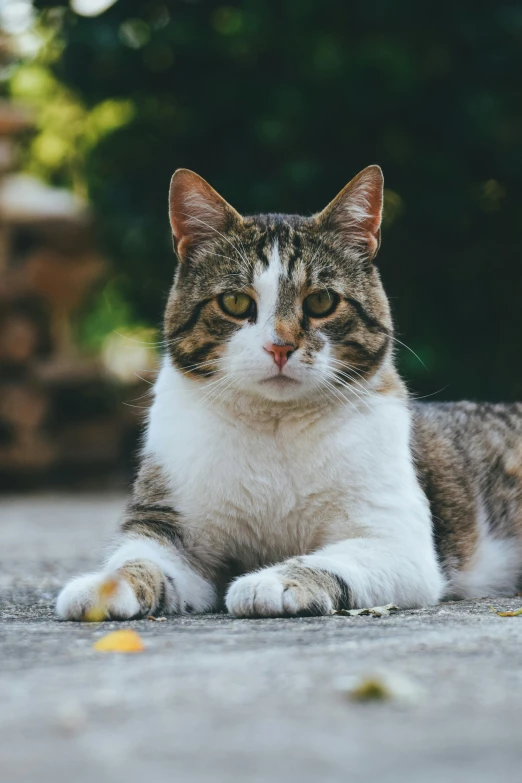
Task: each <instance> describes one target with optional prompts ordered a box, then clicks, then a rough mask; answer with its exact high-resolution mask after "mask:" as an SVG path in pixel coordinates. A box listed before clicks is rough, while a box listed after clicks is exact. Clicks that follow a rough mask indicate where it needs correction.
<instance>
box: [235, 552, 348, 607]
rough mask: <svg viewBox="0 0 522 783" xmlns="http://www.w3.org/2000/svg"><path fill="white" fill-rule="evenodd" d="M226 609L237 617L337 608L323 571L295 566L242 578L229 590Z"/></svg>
mask: <svg viewBox="0 0 522 783" xmlns="http://www.w3.org/2000/svg"><path fill="white" fill-rule="evenodd" d="M332 586H333V585H332ZM226 606H227V609H228V611H229V612H230V614H233V615H235V616H236V617H292V616H294V617H295V616H310V615H322V614H330V612H331V611H332V609H333V608H334V596H333V595H332V594H331V591H330V589H329V585H328V583H327V579H326V578H325V574H324V572H321V571H317V570H314V569H311V568H305V567H303V566H301V565H300V564H299V563H295V564H291V565H288V566H275V567H273V568H264V569H262V570H261V571H256V572H254V573H252V574H247V575H246V576H240V577H239V578H238V579H236V580H235V581H234V582H233V583H232V585H231V586H230V588H229V590H228V593H227V597H226Z"/></svg>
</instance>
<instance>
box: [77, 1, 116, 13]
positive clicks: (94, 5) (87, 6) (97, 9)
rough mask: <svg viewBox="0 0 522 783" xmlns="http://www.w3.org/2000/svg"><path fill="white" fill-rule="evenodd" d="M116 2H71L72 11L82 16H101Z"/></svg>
mask: <svg viewBox="0 0 522 783" xmlns="http://www.w3.org/2000/svg"><path fill="white" fill-rule="evenodd" d="M115 2H116V0H71V8H72V10H73V11H74V12H75V13H77V14H79V15H80V16H99V15H100V14H103V12H104V11H107V9H108V8H110V7H111V5H114V3H115Z"/></svg>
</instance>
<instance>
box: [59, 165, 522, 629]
mask: <svg viewBox="0 0 522 783" xmlns="http://www.w3.org/2000/svg"><path fill="white" fill-rule="evenodd" d="M382 187H383V180H382V173H381V170H380V169H379V167H377V166H370V167H369V168H367V169H365V170H364V171H362V172H361V173H360V174H359V175H358V176H357V177H355V179H353V180H352V181H351V182H350V183H349V184H348V185H347V186H346V187H345V188H344V190H342V191H341V193H340V194H339V195H338V196H337V197H336V198H335V199H334V201H332V202H331V203H330V204H329V205H328V206H327V207H326V209H324V210H323V212H321V213H319V214H318V215H315V216H313V217H310V218H303V217H296V216H288V215H260V216H256V217H246V218H243V217H241V216H240V215H239V214H238V213H237V212H236V211H235V210H234V209H232V207H230V205H229V204H227V203H226V202H225V201H224V200H223V199H222V198H221V197H220V196H219V195H218V194H217V193H216V192H215V191H214V190H213V189H212V188H211V187H210V186H209V185H208V184H207V183H206V182H205V181H204V180H203V179H201V178H200V177H199V176H197V175H196V174H194V173H192V172H190V171H187V170H185V169H181V170H179V171H177V172H176V173H175V174H174V177H173V179H172V184H171V191H170V221H171V226H172V231H173V235H174V243H175V248H176V252H177V255H178V259H179V265H178V268H177V272H176V276H175V281H174V285H173V287H172V291H171V294H170V298H169V301H168V305H167V309H166V314H165V346H166V356H165V358H164V361H163V366H162V369H161V372H160V373H159V377H158V379H157V382H156V384H155V388H154V402H153V405H152V407H151V410H150V414H149V421H148V426H147V431H146V439H145V445H144V448H143V461H142V466H141V470H140V473H139V476H138V478H137V481H136V484H135V487H134V496H133V499H132V500H131V502H130V504H129V506H128V509H127V512H126V515H125V517H124V520H123V523H122V526H121V533H120V536H119V539H118V541H117V544H116V547H115V548H114V550H113V551H112V554H111V555H110V556H109V558H108V559H107V561H106V563H105V565H104V566H103V568H102V569H101V570H100V571H99V572H96V573H91V574H86V575H84V576H80V577H79V578H77V579H75V580H73V581H72V582H71V583H69V584H68V585H67V586H66V587H65V588H64V589H63V591H62V593H61V594H60V596H59V598H58V603H57V610H58V614H59V615H60V617H62V618H64V619H69V620H82V619H83V618H85V617H86V615H87V614H88V612H89V609H91V608H92V607H93V606H94V605H96V604H97V603H98V602H99V589H100V586H101V585H102V584H103V583H104V582H105V581H106V580H107V579H108V578H109V577H112V578H113V579H114V583H115V585H116V589H115V590H114V591H113V593H112V594H111V595H110V596H109V597H108V598H107V601H106V617H107V618H112V619H118V618H130V617H140V616H143V615H148V614H154V613H160V612H161V613H164V612H170V613H184V612H209V611H214V610H219V609H221V608H222V607H224V606H226V608H227V609H228V611H229V612H231V613H232V614H233V615H236V616H239V617H268V616H280V615H309V614H326V613H329V612H330V611H331V610H332V609H339V608H342V607H361V606H373V605H380V604H386V603H389V602H393V603H396V604H398V605H399V606H402V607H415V606H422V605H426V604H433V603H435V602H437V601H439V599H441V598H442V597H444V596H449V595H453V596H459V597H473V596H483V595H487V594H488V595H492V594H495V593H514V592H515V590H516V589H517V583H518V580H519V577H520V575H521V572H522V405H477V404H472V403H456V404H431V405H430V404H415V403H412V402H411V401H410V400H409V399H408V394H407V392H406V390H405V387H404V385H403V383H402V381H401V380H400V378H399V377H398V375H397V372H396V370H395V368H394V364H393V342H394V337H393V326H392V320H391V317H390V309H389V305H388V300H387V298H386V295H385V293H384V291H383V288H382V286H381V282H380V278H379V274H378V271H377V269H376V267H375V266H374V264H373V263H372V261H373V258H374V256H375V254H376V252H377V249H378V246H379V232H380V223H381V210H382V192H383V191H382Z"/></svg>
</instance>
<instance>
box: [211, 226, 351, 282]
mask: <svg viewBox="0 0 522 783" xmlns="http://www.w3.org/2000/svg"><path fill="white" fill-rule="evenodd" d="M207 257H208V261H209V262H210V268H209V269H208V272H209V273H212V270H213V271H214V273H215V274H216V275H222V274H224V275H228V276H230V275H235V276H236V279H237V282H241V283H242V284H245V285H252V284H254V283H255V282H256V281H258V280H259V278H260V277H263V278H265V279H270V280H271V281H272V282H273V283H275V282H276V281H278V280H279V281H282V280H286V281H293V282H294V283H295V284H298V285H313V284H319V283H322V282H325V281H326V280H332V279H335V278H337V277H340V276H345V275H346V273H347V269H346V263H345V261H344V259H341V258H339V254H338V253H337V252H336V250H335V248H334V247H333V245H332V243H330V242H329V241H328V237H327V236H326V235H325V233H324V232H322V231H320V230H319V229H318V228H317V226H316V224H315V222H314V221H313V220H312V219H309V218H303V217H299V216H297V215H274V214H267V215H256V216H254V217H247V218H244V220H243V221H242V224H241V225H240V226H238V227H236V228H235V229H234V230H232V231H230V232H229V233H227V234H224V235H221V236H216V237H215V246H214V247H213V248H209V249H208V256H207ZM268 270H270V272H271V274H270V275H269V276H268V278H267V276H266V275H265V274H264V273H265V272H266V271H268Z"/></svg>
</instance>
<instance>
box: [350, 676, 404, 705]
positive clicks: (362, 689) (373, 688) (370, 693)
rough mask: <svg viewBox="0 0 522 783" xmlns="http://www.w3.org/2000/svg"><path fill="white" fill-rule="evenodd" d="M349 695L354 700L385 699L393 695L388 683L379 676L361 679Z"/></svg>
mask: <svg viewBox="0 0 522 783" xmlns="http://www.w3.org/2000/svg"><path fill="white" fill-rule="evenodd" d="M348 695H349V697H350V699H353V701H385V700H386V699H391V698H392V696H393V694H392V692H391V691H390V689H389V688H388V686H387V685H386V683H385V682H383V681H382V680H381V679H378V678H377V677H368V678H366V679H364V680H361V681H360V682H359V684H358V685H357V686H356V687H355V688H353V689H352V690H351V691H349V693H348Z"/></svg>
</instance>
